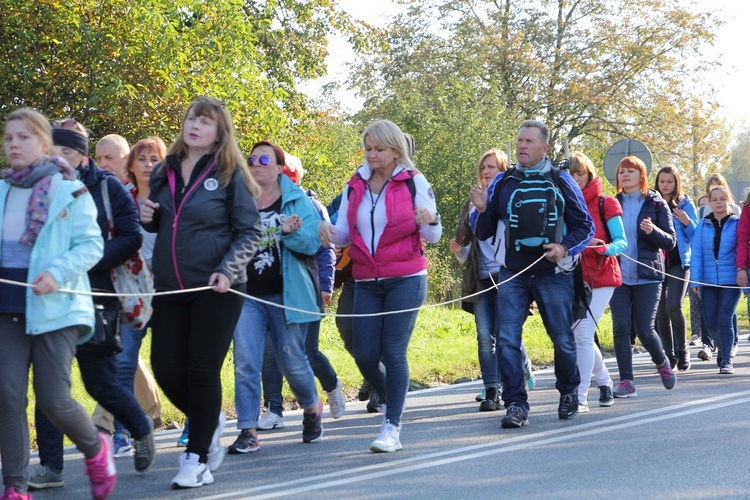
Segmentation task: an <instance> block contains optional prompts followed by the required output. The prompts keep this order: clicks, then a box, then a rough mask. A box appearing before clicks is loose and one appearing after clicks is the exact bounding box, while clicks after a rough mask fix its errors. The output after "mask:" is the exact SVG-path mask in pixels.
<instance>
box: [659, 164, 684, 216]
mask: <svg viewBox="0 0 750 500" xmlns="http://www.w3.org/2000/svg"><path fill="white" fill-rule="evenodd" d="M661 174H672V175H673V176H674V191H672V194H670V195H669V197H668V198H667V197H665V196H664V195H663V194H662V193H661V191H659V176H660V175H661ZM654 190H655V191H656V192H657V193H659V194H661V196H662V198H664V199H665V201H666V202H667V204H668V205H669V208H671V209H673V210H674V209H675V208H677V204H678V203H679V202H680V200H682V197H683V196H685V193H683V192H682V179H681V178H680V171H679V170H677V169H676V168H674V167H662V168H661V169H659V173H658V174H656V180H655V181H654Z"/></svg>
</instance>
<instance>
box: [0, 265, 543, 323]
mask: <svg viewBox="0 0 750 500" xmlns="http://www.w3.org/2000/svg"><path fill="white" fill-rule="evenodd" d="M546 255H547V254H546V253H544V254H542V256H541V257H539V258H538V259H537V260H535V261H534V262H532V263H531V264H529V265H528V266H527V267H525V268H524V269H522V270H521V271H519V272H518V273H516V274H514V275H513V276H511V277H510V278H508V279H507V280H505V281H501V282H500V283H497V284H494V285H493V286H491V287H489V288H486V289H485V290H481V291H479V292H476V293H472V294H471V295H466V296H464V297H459V298H457V299H453V300H448V301H445V302H441V303H438V304H427V305H422V306H420V307H412V308H410V309H400V310H397V311H383V312H378V313H367V314H335V313H322V312H320V311H307V310H305V309H298V308H296V307H290V306H285V305H283V304H277V303H275V302H270V301H268V300H264V299H261V298H259V297H254V296H252V295H247V294H245V293H242V292H239V291H237V290H234V289H232V288H230V289H229V291H230V292H232V293H234V294H237V295H239V296H241V297H244V298H246V299H248V300H254V301H256V302H258V303H260V304H265V305H268V306H273V307H278V308H280V309H285V310H287V311H293V312H299V313H304V314H311V315H314V316H320V317H321V318H323V317H326V316H328V317H336V318H355V317H359V318H368V317H375V316H388V315H391V314H401V313H406V312H414V311H420V310H422V309H432V308H435V307H442V306H446V305H450V304H453V303H456V302H459V301H463V300H466V299H470V298H473V297H477V296H479V295H481V294H483V293H487V292H489V291H490V290H492V289H495V288H497V287H499V286H500V285H502V284H504V283H508V282H509V281H511V280H513V279H515V278H516V277H518V276H519V275H520V274H523V273H525V272H526V271H528V270H529V269H531V268H532V267H533V266H535V265H536V264H537V263H538V262H539V261H541V260H542V259H543V258H545V256H546ZM0 283H7V284H10V285H17V286H23V287H27V288H34V287H35V285H32V284H29V283H21V282H18V281H11V280H6V279H2V278H0ZM493 283H494V280H493ZM213 289H214V287H211V286H203V287H198V288H188V289H185V290H170V291H163V292H153V293H147V294H138V293H119V292H85V291H79V290H68V289H65V288H61V289H59V290H56V292H61V293H72V294H78V295H89V296H92V297H144V296H152V297H156V296H161V295H176V294H180V293H192V292H200V291H204V290H213Z"/></svg>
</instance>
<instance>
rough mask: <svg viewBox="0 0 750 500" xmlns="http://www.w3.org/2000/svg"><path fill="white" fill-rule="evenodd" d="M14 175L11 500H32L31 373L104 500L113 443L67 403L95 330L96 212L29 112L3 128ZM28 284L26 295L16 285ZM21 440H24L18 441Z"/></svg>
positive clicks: (0, 418)
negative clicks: (80, 356) (77, 363)
mask: <svg viewBox="0 0 750 500" xmlns="http://www.w3.org/2000/svg"><path fill="white" fill-rule="evenodd" d="M4 137H5V140H4V150H5V157H6V158H7V160H8V163H9V164H10V169H9V170H5V171H3V179H4V182H0V239H1V245H2V247H1V248H2V250H1V251H0V278H3V279H4V280H7V282H4V283H0V345H2V349H0V366H2V367H3V368H2V369H3V375H2V377H0V452H1V453H2V462H3V467H2V471H3V483H4V485H5V488H6V489H5V496H4V498H5V497H8V498H26V494H27V489H28V479H29V472H28V469H29V427H28V422H27V420H26V392H27V390H28V383H29V380H28V378H29V377H28V373H29V367H30V366H32V367H33V370H34V392H35V393H36V398H37V405H39V407H40V408H41V409H42V411H44V413H45V414H46V415H47V416H48V417H49V418H50V420H52V422H53V423H54V424H55V426H57V427H58V428H59V429H60V430H62V431H63V432H64V433H65V434H67V435H68V436H69V437H70V438H71V440H72V441H73V442H74V443H75V444H76V446H77V447H78V449H79V450H81V452H82V453H83V454H84V456H85V457H86V473H87V474H88V475H89V477H90V479H91V483H92V493H93V496H94V498H107V497H108V496H109V494H110V493H111V492H112V491H113V490H114V487H115V482H116V475H115V472H114V470H115V467H114V459H113V457H112V441H111V440H110V439H109V436H106V435H104V434H99V435H97V432H96V428H95V427H94V425H93V424H92V423H91V421H90V420H89V418H88V414H87V413H86V410H85V409H84V408H83V407H82V406H81V405H80V404H79V403H77V402H76V401H75V400H74V399H73V398H72V397H71V395H70V367H71V363H72V361H73V356H74V355H75V352H76V344H77V343H81V342H84V341H86V340H87V339H88V338H89V337H90V336H91V333H92V331H93V328H94V304H93V301H92V299H91V296H88V295H83V294H76V293H67V292H60V291H59V290H60V289H65V290H74V291H79V292H90V291H91V288H90V286H89V281H88V276H87V274H86V272H87V271H88V270H89V269H90V268H91V267H93V266H94V265H95V264H96V263H97V262H98V261H99V260H100V259H101V257H102V254H103V249H104V241H103V240H102V237H101V232H100V230H99V226H98V225H97V223H96V216H97V210H96V206H95V205H94V201H93V199H92V198H91V195H90V194H89V193H88V191H87V189H86V187H85V186H84V185H83V184H82V183H81V182H80V181H78V180H76V175H75V171H74V170H73V169H72V168H71V167H70V165H68V164H67V163H66V162H65V160H63V159H62V158H59V157H55V156H53V157H50V156H47V152H48V150H49V148H50V146H51V145H52V132H51V127H50V124H49V122H48V121H47V119H46V118H45V117H44V116H43V115H42V114H41V113H39V112H37V111H34V110H31V109H19V110H16V111H14V112H12V113H10V114H9V115H8V117H7V119H6V123H5V134H4ZM13 281H15V282H26V283H29V284H31V285H33V287H30V288H25V287H21V286H18V285H14V284H12V283H10V282H13ZM19 437H20V439H19Z"/></svg>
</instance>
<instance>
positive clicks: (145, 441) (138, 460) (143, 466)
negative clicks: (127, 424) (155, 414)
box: [133, 418, 156, 472]
mask: <svg viewBox="0 0 750 500" xmlns="http://www.w3.org/2000/svg"><path fill="white" fill-rule="evenodd" d="M148 425H149V430H148V434H146V436H145V437H144V438H142V439H134V440H133V444H134V446H135V456H134V461H135V470H136V472H148V471H149V470H151V466H153V465H154V460H156V448H155V447H154V421H153V420H151V419H150V418H149V419H148Z"/></svg>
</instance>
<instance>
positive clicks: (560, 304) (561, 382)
mask: <svg viewBox="0 0 750 500" xmlns="http://www.w3.org/2000/svg"><path fill="white" fill-rule="evenodd" d="M514 274H515V272H513V271H509V270H508V269H506V268H504V267H501V268H500V273H499V274H498V279H499V280H500V281H506V280H508V279H510V278H512V277H513V275H514ZM572 297H573V275H572V274H567V275H566V274H563V273H554V272H553V273H543V274H535V275H534V274H531V275H520V276H517V277H515V278H513V279H510V281H508V282H506V283H503V284H502V285H500V286H499V287H498V289H497V322H498V323H499V328H498V336H497V352H498V358H499V364H500V378H501V379H502V380H503V402H504V403H505V405H506V406H508V405H509V404H510V403H516V404H518V405H520V406H522V407H524V408H525V409H526V410H527V411H528V409H529V403H528V400H527V398H528V394H527V392H526V383H525V380H524V354H523V350H522V347H521V344H522V333H523V324H524V322H525V321H526V317H527V316H528V314H529V303H530V302H531V300H532V299H533V300H535V301H536V303H537V305H538V306H539V313H540V314H541V316H542V322H543V323H544V327H545V328H546V330H547V335H549V337H550V339H551V340H552V344H553V345H554V347H555V377H556V379H557V381H556V382H555V388H556V389H557V390H558V391H559V392H560V394H575V393H576V391H577V389H578V384H579V383H580V382H581V377H580V375H579V374H578V366H577V365H576V344H575V340H574V338H573V330H572V328H571V325H572V324H573V306H572Z"/></svg>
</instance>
